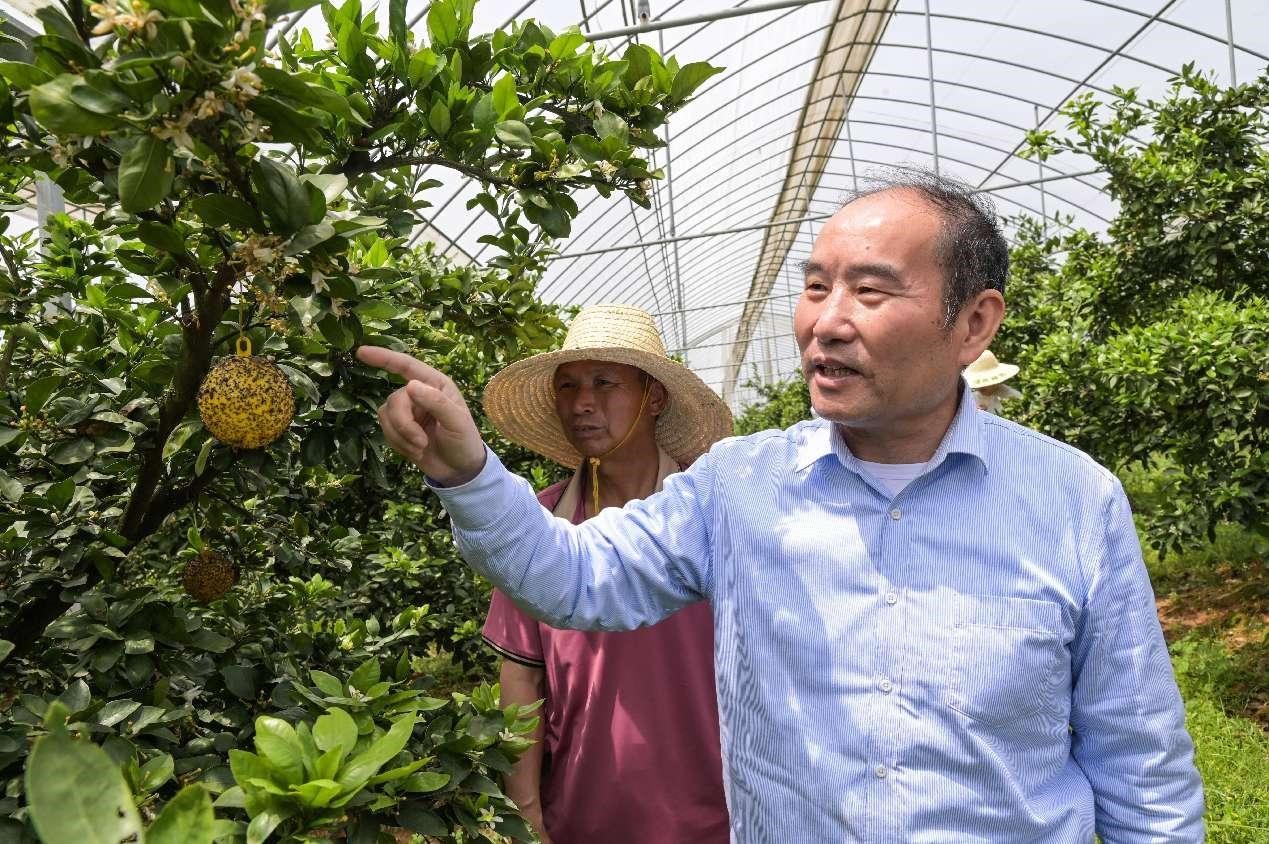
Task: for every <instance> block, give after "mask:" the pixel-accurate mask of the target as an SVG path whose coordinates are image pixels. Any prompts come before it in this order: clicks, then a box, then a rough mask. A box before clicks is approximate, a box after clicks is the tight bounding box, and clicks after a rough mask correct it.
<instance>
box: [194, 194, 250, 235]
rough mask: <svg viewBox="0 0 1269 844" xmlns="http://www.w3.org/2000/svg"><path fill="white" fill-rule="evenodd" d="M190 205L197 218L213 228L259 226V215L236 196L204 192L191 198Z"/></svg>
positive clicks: (248, 227)
mask: <svg viewBox="0 0 1269 844" xmlns="http://www.w3.org/2000/svg"><path fill="white" fill-rule="evenodd" d="M190 207H192V208H193V209H194V213H195V214H197V215H198V217H199V219H201V220H202V221H203V222H204V223H206V224H207V225H209V226H212V227H213V228H218V229H219V228H234V229H258V228H260V215H259V214H257V213H256V212H255V209H254V208H252V207H251V206H250V205H248V204H247V203H245V202H243V201H242V200H241V199H239V198H237V197H236V196H226V195H224V194H206V195H204V196H199V197H195V198H194V199H193V200H191V201H190Z"/></svg>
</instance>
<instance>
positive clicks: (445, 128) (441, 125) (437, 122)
mask: <svg viewBox="0 0 1269 844" xmlns="http://www.w3.org/2000/svg"><path fill="white" fill-rule="evenodd" d="M427 122H428V125H429V126H431V127H432V131H433V132H435V133H436V134H437V135H439V136H440V137H442V138H443V137H445V136H446V135H448V134H449V127H450V120H449V107H448V106H446V105H445V103H444V101H442V100H437V101H436V102H434V103H432V110H431V111H430V112H428V115H427Z"/></svg>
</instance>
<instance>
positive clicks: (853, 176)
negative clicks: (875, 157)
mask: <svg viewBox="0 0 1269 844" xmlns="http://www.w3.org/2000/svg"><path fill="white" fill-rule="evenodd" d="M843 123H844V125H845V126H846V154H847V155H849V156H850V186H851V189H852V190H854V191H855V193H859V168H858V167H856V166H855V142H854V141H853V140H851V137H850V111H849V110H848V111H847V112H846V119H845V120H844V121H843Z"/></svg>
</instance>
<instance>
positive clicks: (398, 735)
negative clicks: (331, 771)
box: [339, 712, 415, 794]
mask: <svg viewBox="0 0 1269 844" xmlns="http://www.w3.org/2000/svg"><path fill="white" fill-rule="evenodd" d="M414 722H415V715H414V713H413V712H411V713H409V714H408V715H403V716H401V717H400V718H398V719H397V720H395V721H393V722H392V727H391V728H389V730H388V732H386V733H385V734H383V735H382V736H380V737H379V738H378V739H376V740H375V741H373V742H371V744H370V746H369V747H368V748H366V749H365V750H363V751H362V752H361V753H358V754H357V755H356V756H354V757H353V758H352V759H350V760H348V764H347V765H345V766H344V769H343V770H342V771H340V772H339V784H340V785H342V786H343V787H344V788H345V790H346V791H347V792H349V793H350V794H355V793H356V792H357V791H358V790H360V789H361V787H362V786H364V785H365V784H366V782H368V781H369V780H370V778H371V777H373V776H374V775H375V774H376V773H378V771H379V769H380V768H382V767H383V766H384V765H386V764H387V763H388V762H390V761H391V760H392V758H393V757H394V756H396V755H397V754H398V753H400V752H401V750H402V749H403V748H404V747H405V744H406V742H407V741H409V740H410V734H411V733H412V732H413V731H414Z"/></svg>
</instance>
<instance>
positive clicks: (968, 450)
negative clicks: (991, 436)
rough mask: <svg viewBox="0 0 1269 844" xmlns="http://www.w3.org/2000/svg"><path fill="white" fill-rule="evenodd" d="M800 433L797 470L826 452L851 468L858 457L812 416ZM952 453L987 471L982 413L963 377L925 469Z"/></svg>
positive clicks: (828, 424) (830, 425) (834, 431)
mask: <svg viewBox="0 0 1269 844" xmlns="http://www.w3.org/2000/svg"><path fill="white" fill-rule="evenodd" d="M800 433H801V436H800V438H799V440H798V446H797V463H796V467H795V468H796V470H797V471H799V472H800V471H802V470H803V469H805V468H807V467H808V466H811V465H812V464H814V463H816V462H817V461H819V460H821V459H823V458H825V457H827V456H828V455H830V454H836V455H837V457H838V459H839V460H840V461H841V462H842V464H843V465H844V466H846V467H847V468H855V467H854V463H855V461H856V460H857V459H858V458H856V457H855V456H854V455H853V454H851V453H850V449H849V448H848V447H847V446H846V441H845V440H844V439H842V436H841V434H840V433H839V432H838V431H837V426H836V425H834V424H833V423H832V422H829V421H828V420H827V419H816V420H814V421H812V422H809V423H806V424H804V425H803V426H802V430H801V432H800ZM952 454H967V455H969V456H971V457H974V458H977V460H978V462H979V463H980V464H982V467H983V471H984V472H985V471H987V454H986V452H985V450H984V448H983V415H982V414H980V413H979V411H978V406H977V405H976V404H975V402H974V393H973V390H971V389H970V388H969V385H968V384H966V383H965V381H964V379H961V386H960V399H959V403H958V404H957V407H956V415H955V416H954V417H952V424H951V426H950V427H949V428H948V429H947V433H946V434H944V435H943V440H942V442H940V443H939V447H938V448H937V449H935V451H934V456H933V457H931V458H930V461H929V463H928V464H926V471H927V472H928V471H930V470H931V469H934V468H935V467H937V466H939V465H941V464H942V463H943V461H944V460H946V459H947V458H948V456H949V455H952Z"/></svg>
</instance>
